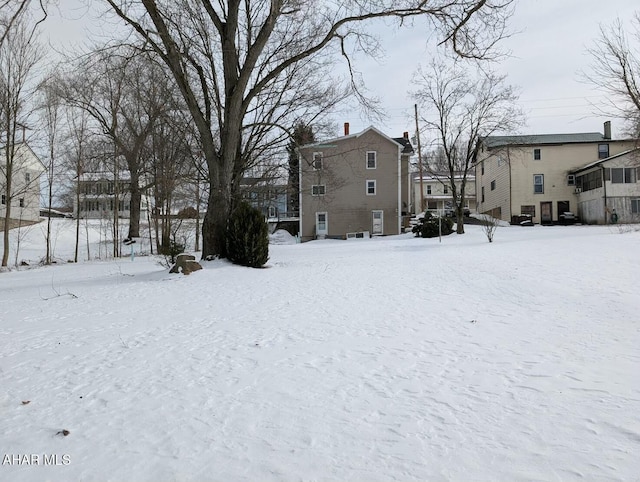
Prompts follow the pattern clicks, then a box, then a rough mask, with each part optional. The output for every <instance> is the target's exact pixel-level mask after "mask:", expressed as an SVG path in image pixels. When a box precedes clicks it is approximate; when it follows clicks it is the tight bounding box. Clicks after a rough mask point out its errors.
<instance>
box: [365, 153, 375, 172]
mask: <svg viewBox="0 0 640 482" xmlns="http://www.w3.org/2000/svg"><path fill="white" fill-rule="evenodd" d="M375 168H376V151H367V169H375Z"/></svg>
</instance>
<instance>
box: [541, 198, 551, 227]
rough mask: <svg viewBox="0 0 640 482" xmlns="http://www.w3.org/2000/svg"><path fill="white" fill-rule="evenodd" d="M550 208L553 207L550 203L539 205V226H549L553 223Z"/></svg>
mask: <svg viewBox="0 0 640 482" xmlns="http://www.w3.org/2000/svg"><path fill="white" fill-rule="evenodd" d="M551 206H553V203H551V202H543V203H540V223H541V224H551V223H552V222H553V217H552V215H551Z"/></svg>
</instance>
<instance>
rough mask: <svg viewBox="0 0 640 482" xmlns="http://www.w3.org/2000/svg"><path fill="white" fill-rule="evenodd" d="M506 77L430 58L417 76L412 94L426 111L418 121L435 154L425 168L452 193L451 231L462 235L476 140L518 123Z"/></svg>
mask: <svg viewBox="0 0 640 482" xmlns="http://www.w3.org/2000/svg"><path fill="white" fill-rule="evenodd" d="M504 81H505V76H501V75H497V74H495V73H493V72H491V71H488V70H486V69H481V68H478V69H476V71H475V72H471V71H469V70H467V69H465V68H463V67H462V66H461V64H460V63H458V62H456V63H451V64H447V63H445V62H443V61H438V60H433V61H432V62H431V65H430V66H429V69H428V70H427V71H425V70H423V69H420V70H418V72H417V73H416V76H415V83H416V84H417V85H418V90H417V91H416V92H414V96H415V98H416V100H417V101H418V103H419V104H420V105H421V106H422V107H424V108H425V109H426V110H427V111H428V115H427V117H424V118H422V119H421V121H422V123H423V125H426V126H427V129H429V131H430V134H431V136H432V138H433V139H434V145H435V150H434V151H433V155H432V156H430V159H429V162H428V163H427V166H426V170H427V172H428V173H430V174H432V175H434V176H435V177H436V178H438V179H440V182H442V183H443V184H444V185H445V187H446V188H448V190H449V191H450V192H451V200H452V204H453V207H454V209H455V215H456V232H457V233H458V234H463V233H464V206H465V196H466V187H467V181H468V179H469V177H470V175H471V174H472V173H473V169H474V167H475V164H474V161H475V160H476V157H477V153H478V150H479V147H480V141H481V139H482V138H483V137H485V136H488V135H491V134H493V133H495V132H497V131H510V130H513V129H514V128H516V127H518V126H519V125H520V124H521V122H522V113H521V111H520V109H519V108H518V107H517V105H516V101H517V98H518V96H517V94H516V92H515V90H514V88H513V87H511V86H509V85H506V84H505V83H504Z"/></svg>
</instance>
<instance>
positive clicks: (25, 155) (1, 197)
mask: <svg viewBox="0 0 640 482" xmlns="http://www.w3.org/2000/svg"><path fill="white" fill-rule="evenodd" d="M5 156H6V150H5V149H4V148H0V220H2V221H0V223H3V220H4V218H5V215H6V212H7V206H8V203H9V202H10V203H11V210H10V218H11V224H19V223H20V222H25V221H26V222H38V221H40V178H41V176H42V174H43V173H44V171H45V167H44V165H43V164H42V162H41V161H40V159H39V158H38V156H36V154H35V153H34V152H33V151H32V150H31V148H30V147H29V146H28V145H27V144H26V143H21V144H18V145H16V147H15V156H14V159H13V162H12V171H13V172H12V176H11V192H8V191H7V185H6V184H7V183H6V178H7V174H6V173H7V160H6V157H5Z"/></svg>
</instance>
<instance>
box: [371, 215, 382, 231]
mask: <svg viewBox="0 0 640 482" xmlns="http://www.w3.org/2000/svg"><path fill="white" fill-rule="evenodd" d="M371 214H372V215H373V220H372V223H371V226H372V227H371V234H372V235H373V236H380V235H382V234H384V211H371Z"/></svg>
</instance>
